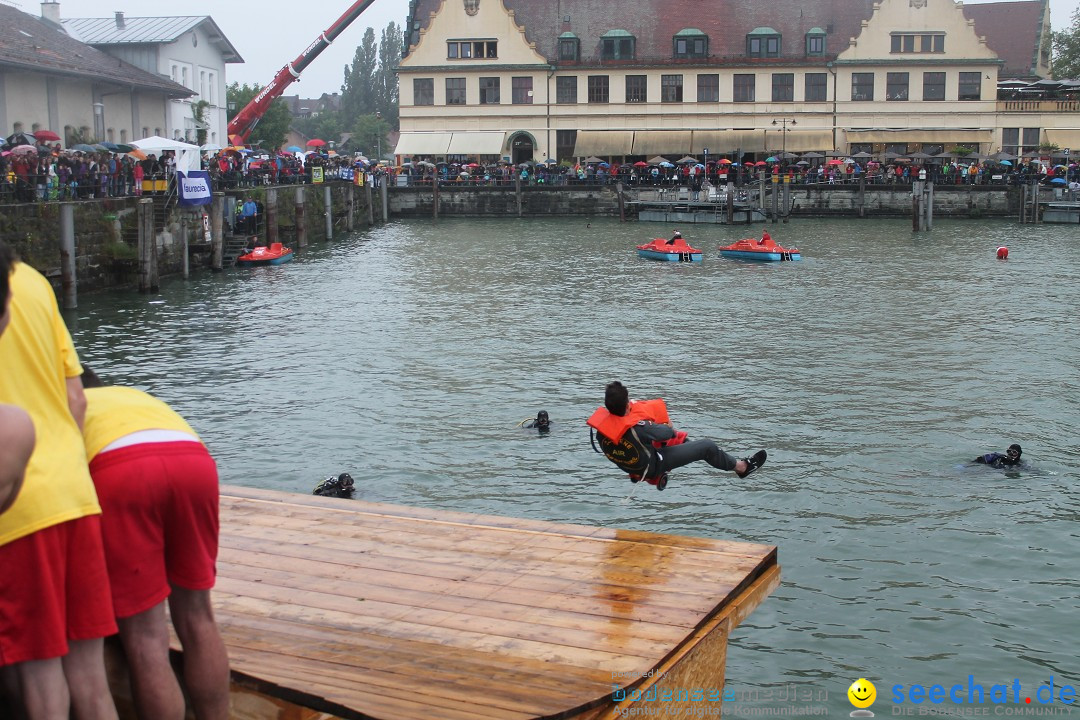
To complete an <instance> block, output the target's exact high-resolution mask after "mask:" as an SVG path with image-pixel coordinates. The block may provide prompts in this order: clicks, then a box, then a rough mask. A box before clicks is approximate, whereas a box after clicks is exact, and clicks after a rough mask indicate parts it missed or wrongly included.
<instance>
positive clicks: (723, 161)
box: [716, 158, 733, 165]
mask: <svg viewBox="0 0 1080 720" xmlns="http://www.w3.org/2000/svg"><path fill="white" fill-rule="evenodd" d="M716 162H718V163H720V164H721V165H732V164H733V163H732V162H731V161H730V160H728V159H727V158H720V159H719V160H717V161H716Z"/></svg>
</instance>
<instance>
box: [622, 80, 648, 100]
mask: <svg viewBox="0 0 1080 720" xmlns="http://www.w3.org/2000/svg"><path fill="white" fill-rule="evenodd" d="M648 80H649V78H648V76H647V75H627V76H626V102H628V103H643V102H649V82H648Z"/></svg>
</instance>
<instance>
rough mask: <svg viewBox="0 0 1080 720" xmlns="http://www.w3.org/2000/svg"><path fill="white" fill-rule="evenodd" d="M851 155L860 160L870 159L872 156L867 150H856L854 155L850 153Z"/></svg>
mask: <svg viewBox="0 0 1080 720" xmlns="http://www.w3.org/2000/svg"><path fill="white" fill-rule="evenodd" d="M851 157H853V158H859V159H860V160H868V159H870V158H872V157H874V156H873V155H871V154H870V153H868V152H858V153H855V154H854V155H852V156H851Z"/></svg>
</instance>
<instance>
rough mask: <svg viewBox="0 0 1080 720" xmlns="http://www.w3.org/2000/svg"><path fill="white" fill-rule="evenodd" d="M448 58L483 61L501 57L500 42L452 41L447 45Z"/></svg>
mask: <svg viewBox="0 0 1080 720" xmlns="http://www.w3.org/2000/svg"><path fill="white" fill-rule="evenodd" d="M446 57H447V59H450V60H470V59H476V60H483V59H484V58H497V57H499V41H498V40H450V41H448V42H447V43H446Z"/></svg>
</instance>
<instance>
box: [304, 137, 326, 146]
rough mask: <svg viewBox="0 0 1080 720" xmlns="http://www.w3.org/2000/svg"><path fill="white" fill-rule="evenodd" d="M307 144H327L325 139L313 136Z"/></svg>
mask: <svg viewBox="0 0 1080 720" xmlns="http://www.w3.org/2000/svg"><path fill="white" fill-rule="evenodd" d="M307 144H308V147H322V146H323V145H325V144H326V141H325V140H320V139H319V138H311V139H310V140H308V141H307Z"/></svg>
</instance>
